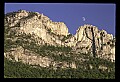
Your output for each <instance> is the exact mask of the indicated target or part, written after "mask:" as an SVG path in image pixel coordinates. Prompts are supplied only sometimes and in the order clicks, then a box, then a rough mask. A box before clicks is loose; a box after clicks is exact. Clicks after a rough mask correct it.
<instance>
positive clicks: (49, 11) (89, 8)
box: [5, 3, 116, 36]
mask: <svg viewBox="0 0 120 82" xmlns="http://www.w3.org/2000/svg"><path fill="white" fill-rule="evenodd" d="M19 9H23V10H27V11H33V12H39V13H43V14H44V15H46V16H48V17H49V18H50V19H51V20H52V21H55V22H64V23H65V24H66V25H67V27H68V29H69V32H70V33H72V34H75V33H76V30H77V29H78V27H79V26H81V25H84V24H92V25H95V26H97V27H98V28H99V29H100V30H102V29H104V30H106V31H107V33H110V34H113V35H114V36H115V28H116V25H115V24H116V5H115V4H108V3H107V4H100V3H5V14H6V13H8V12H12V11H17V10H19ZM84 18H85V20H84Z"/></svg>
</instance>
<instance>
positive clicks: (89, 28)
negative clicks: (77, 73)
mask: <svg viewBox="0 0 120 82" xmlns="http://www.w3.org/2000/svg"><path fill="white" fill-rule="evenodd" d="M4 22H5V24H4V26H5V28H9V29H10V31H9V32H8V34H10V33H14V34H15V35H16V36H20V35H22V34H25V35H29V34H30V35H31V36H33V39H34V40H35V43H36V44H38V45H44V44H47V45H53V46H69V47H71V48H72V49H73V51H75V52H76V53H85V54H92V55H93V51H95V53H96V57H99V58H103V59H107V60H110V61H112V62H114V61H115V38H114V37H113V35H112V34H108V33H107V32H106V31H105V30H99V29H98V27H96V26H93V25H90V24H85V25H83V26H80V27H79V28H78V30H77V31H76V34H75V35H70V33H68V28H67V26H66V24H65V23H64V22H53V21H52V20H50V18H49V17H47V16H45V15H44V14H40V13H38V12H30V11H26V10H19V11H16V12H11V13H7V14H6V15H5V18H4ZM14 38H15V39H17V38H16V37H14ZM15 39H13V38H12V40H15ZM93 45H94V47H95V49H93ZM71 66H72V67H73V68H76V67H75V65H74V63H73V64H71Z"/></svg>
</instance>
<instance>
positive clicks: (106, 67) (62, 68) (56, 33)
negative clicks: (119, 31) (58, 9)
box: [4, 10, 115, 78]
mask: <svg viewBox="0 0 120 82" xmlns="http://www.w3.org/2000/svg"><path fill="white" fill-rule="evenodd" d="M4 21H5V24H4V29H5V32H4V57H5V60H4V73H5V75H4V76H5V77H16V78H17V77H26V78H27V77H36V78H37V77H39V78H45V77H46V78H47V77H50V78H115V75H114V73H115V38H113V36H112V35H110V34H107V32H106V31H104V30H98V28H97V27H96V26H92V25H84V26H80V27H79V28H78V30H77V32H76V34H75V35H72V34H70V33H68V28H67V26H66V25H65V24H64V23H63V22H52V21H51V20H50V19H49V18H48V17H47V16H44V15H43V14H39V13H37V12H29V11H26V10H19V11H16V12H11V13H7V14H6V15H5V19H4ZM19 65H20V66H19ZM14 66H15V67H14ZM12 67H13V68H14V69H13V70H12V71H11V72H10V73H9V70H11V68H12ZM26 68H28V71H27V70H26ZM17 70H21V71H17ZM33 70H34V71H36V72H38V73H37V74H35V73H36V72H35V73H34V72H33ZM22 71H24V72H25V73H23V72H22ZM42 71H44V74H43V75H40V74H41V73H40V72H42ZM14 72H15V73H14ZM29 73H30V74H29ZM95 73H96V74H97V75H96V74H95ZM31 74H32V75H33V76H32V75H31ZM58 74H59V75H58ZM110 74H111V75H110ZM22 75H24V76H22ZM56 75H58V77H57V76H56ZM109 75H110V76H109Z"/></svg>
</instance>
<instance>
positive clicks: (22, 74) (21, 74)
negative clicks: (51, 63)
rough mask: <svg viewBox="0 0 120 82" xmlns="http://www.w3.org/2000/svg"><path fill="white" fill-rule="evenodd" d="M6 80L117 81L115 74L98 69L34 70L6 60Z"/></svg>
mask: <svg viewBox="0 0 120 82" xmlns="http://www.w3.org/2000/svg"><path fill="white" fill-rule="evenodd" d="M4 77H5V78H82V79H84V78H87V79H115V72H114V71H111V72H107V71H100V70H98V69H89V70H88V69H82V68H78V69H72V68H68V69H61V68H58V69H57V70H53V69H52V68H42V67H38V68H33V67H31V66H30V65H25V64H23V63H21V62H12V61H10V60H8V59H6V58H5V59H4Z"/></svg>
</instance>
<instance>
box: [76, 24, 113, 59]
mask: <svg viewBox="0 0 120 82" xmlns="http://www.w3.org/2000/svg"><path fill="white" fill-rule="evenodd" d="M91 29H93V34H94V35H93V34H92V30H91ZM75 38H76V40H77V43H76V46H75V48H76V50H77V49H78V48H86V49H87V50H88V52H89V51H92V46H93V38H94V41H95V43H94V45H95V48H96V49H95V50H96V51H95V52H96V56H97V57H101V58H104V59H109V60H111V61H115V39H114V38H113V35H112V34H108V33H107V32H106V31H105V30H99V29H98V27H96V26H93V25H88V24H85V25H84V26H80V27H79V28H78V30H77V32H76V34H75ZM79 50H80V49H79ZM81 50H82V49H81ZM82 51H85V49H84V50H82ZM85 53H87V52H85ZM113 56H114V57H113Z"/></svg>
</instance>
